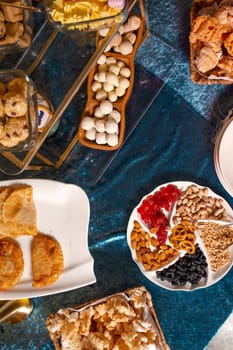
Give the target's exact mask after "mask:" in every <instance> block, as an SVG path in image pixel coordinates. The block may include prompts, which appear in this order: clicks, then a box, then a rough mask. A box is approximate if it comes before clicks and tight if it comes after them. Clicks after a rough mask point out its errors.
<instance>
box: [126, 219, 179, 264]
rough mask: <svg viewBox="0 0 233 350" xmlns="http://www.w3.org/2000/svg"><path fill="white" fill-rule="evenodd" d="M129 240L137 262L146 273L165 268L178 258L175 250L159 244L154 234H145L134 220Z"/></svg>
mask: <svg viewBox="0 0 233 350" xmlns="http://www.w3.org/2000/svg"><path fill="white" fill-rule="evenodd" d="M130 238H131V247H132V249H134V250H135V252H136V259H137V261H138V262H140V263H142V265H143V267H144V269H145V270H147V271H153V270H157V269H159V268H161V267H163V266H166V265H168V264H169V263H170V262H172V261H173V260H174V259H175V258H176V257H177V256H178V251H177V250H176V249H174V248H172V247H171V246H169V245H167V244H160V243H159V241H158V239H157V237H156V236H155V235H154V233H153V232H146V231H145V230H144V229H143V227H142V226H141V225H140V223H139V222H137V221H136V220H135V221H134V227H133V230H132V232H131V237H130Z"/></svg>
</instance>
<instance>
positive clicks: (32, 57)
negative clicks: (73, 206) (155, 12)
mask: <svg viewBox="0 0 233 350" xmlns="http://www.w3.org/2000/svg"><path fill="white" fill-rule="evenodd" d="M129 12H135V13H139V14H140V15H141V16H142V17H143V18H144V19H145V21H144V22H145V25H144V27H145V28H144V35H143V40H142V43H141V46H140V48H139V51H138V53H137V55H136V60H135V83H134V89H133V93H132V95H131V98H130V101H129V102H128V105H127V111H126V112H127V113H126V119H127V122H126V135H125V141H124V143H125V142H127V139H128V138H129V136H130V134H131V133H132V132H133V130H134V128H135V127H136V125H137V124H138V122H139V121H140V120H141V119H142V117H143V115H144V113H145V112H146V110H147V109H148V108H149V106H150V105H151V103H152V102H153V101H154V99H155V98H156V96H157V95H158V94H159V92H160V91H161V89H162V87H163V86H164V84H165V82H166V79H167V78H168V77H169V75H170V73H171V72H172V70H173V69H174V66H175V57H176V52H175V50H174V49H173V48H171V47H169V46H168V45H166V44H165V43H164V42H162V41H161V40H159V39H158V38H156V37H155V36H153V35H149V24H148V16H147V11H146V5H145V2H144V1H143V0H131V1H129ZM119 25H120V24H119ZM119 25H114V26H113V27H111V30H110V33H109V35H108V36H107V37H106V38H105V40H103V43H102V45H101V46H100V47H99V48H96V32H80V33H79V34H78V35H77V37H76V40H73V39H72V38H70V37H69V36H67V35H64V34H63V33H60V32H58V31H57V30H55V29H54V28H52V27H51V25H50V24H49V23H48V22H47V21H44V23H43V24H42V26H41V27H40V29H39V30H38V32H37V34H36V35H35V37H34V40H33V42H32V45H31V47H30V48H29V49H28V50H27V51H26V52H25V53H24V54H23V55H22V56H21V58H20V59H19V60H18V62H17V63H16V64H15V68H19V69H22V70H24V71H25V72H26V73H27V74H28V75H29V76H30V77H31V78H32V80H33V81H34V82H35V84H36V86H37V90H38V92H39V93H40V94H42V95H43V96H46V98H47V99H48V100H49V101H50V102H51V103H52V105H53V107H54V115H53V118H51V120H50V121H49V122H48V124H47V126H46V128H45V130H44V131H43V132H42V133H40V134H39V137H38V141H37V144H36V146H35V147H34V148H33V149H31V150H29V151H28V152H25V153H18V154H16V153H15V154H13V153H10V152H7V153H3V154H1V155H0V171H2V172H3V173H5V174H7V175H18V174H20V173H22V172H23V171H25V170H35V171H36V170H41V169H44V168H54V169H59V168H60V167H61V166H69V164H73V161H75V162H78V170H80V171H82V172H84V173H85V176H84V177H83V178H85V180H83V181H85V184H86V185H92V184H95V183H96V182H97V181H98V180H99V179H100V178H101V176H102V175H103V173H104V172H105V170H106V169H107V168H108V166H109V165H110V164H111V162H112V160H113V159H114V158H115V157H116V156H117V155H118V153H119V152H120V149H118V150H116V151H98V150H94V149H91V148H87V147H85V146H82V145H81V144H80V143H79V142H78V135H77V132H78V126H79V121H80V117H81V115H82V112H83V109H84V107H85V104H86V99H87V92H86V91H87V87H86V78H87V76H88V74H89V72H90V70H91V68H92V67H93V65H94V64H95V63H96V61H97V59H98V57H99V56H100V55H101V53H102V52H103V51H104V49H105V47H106V46H107V44H108V43H109V41H110V40H111V38H112V36H113V35H114V34H115V32H116V31H117V30H118V28H119ZM145 39H147V40H145ZM151 41H152V42H153V46H152V45H151V44H152V42H151ZM151 47H154V48H155V47H156V48H157V50H158V51H157V52H154V53H153V55H149V56H150V57H151V61H152V62H148V59H149V60H150V58H148V55H147V59H146V60H145V55H144V52H148V51H149V50H150V49H151ZM156 56H157V58H159V59H157V60H154V59H153V57H156ZM165 57H173V60H172V61H171V60H166V59H165V60H164V58H165ZM161 59H162V60H163V61H164V62H163V65H162V67H163V68H162V70H161V64H160V61H161ZM150 64H153V70H154V69H155V67H156V68H157V71H156V72H157V73H156V75H155V74H154V73H153V74H152V73H151V72H150V71H149V70H147V68H146V67H150ZM58 121H59V127H58V129H57V131H56V132H55V134H54V135H53V136H50V137H48V135H49V133H50V131H51V129H52V128H53V127H54V126H55V125H56V123H58ZM122 147H124V144H123V146H122ZM65 161H66V165H64V162H65ZM75 171H77V167H76V169H75Z"/></svg>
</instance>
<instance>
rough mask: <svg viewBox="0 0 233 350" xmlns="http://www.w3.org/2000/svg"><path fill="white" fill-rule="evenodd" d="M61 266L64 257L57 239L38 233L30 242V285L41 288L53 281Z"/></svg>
mask: <svg viewBox="0 0 233 350" xmlns="http://www.w3.org/2000/svg"><path fill="white" fill-rule="evenodd" d="M63 268H64V257H63V252H62V249H61V246H60V244H59V243H58V241H57V240H56V239H55V238H54V237H51V236H48V235H45V234H42V233H38V234H37V235H36V236H35V237H34V239H33V242H32V275H33V283H32V286H33V287H35V288H42V287H46V286H49V285H51V284H53V283H55V282H56V281H57V280H58V278H59V277H60V276H61V273H62V271H63Z"/></svg>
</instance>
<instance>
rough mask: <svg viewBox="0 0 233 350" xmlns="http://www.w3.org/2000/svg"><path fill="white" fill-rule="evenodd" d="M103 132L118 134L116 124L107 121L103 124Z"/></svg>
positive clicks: (111, 120) (110, 120)
mask: <svg viewBox="0 0 233 350" xmlns="http://www.w3.org/2000/svg"><path fill="white" fill-rule="evenodd" d="M105 130H106V132H107V133H108V134H117V133H118V132H119V129H118V124H117V123H116V122H115V121H114V120H113V119H109V120H107V121H106V123H105Z"/></svg>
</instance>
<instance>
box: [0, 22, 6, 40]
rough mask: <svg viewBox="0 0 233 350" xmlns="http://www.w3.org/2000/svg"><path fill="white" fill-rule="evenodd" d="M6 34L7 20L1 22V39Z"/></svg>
mask: <svg viewBox="0 0 233 350" xmlns="http://www.w3.org/2000/svg"><path fill="white" fill-rule="evenodd" d="M5 35H6V24H5V22H0V39H2V38H4V36H5Z"/></svg>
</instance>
